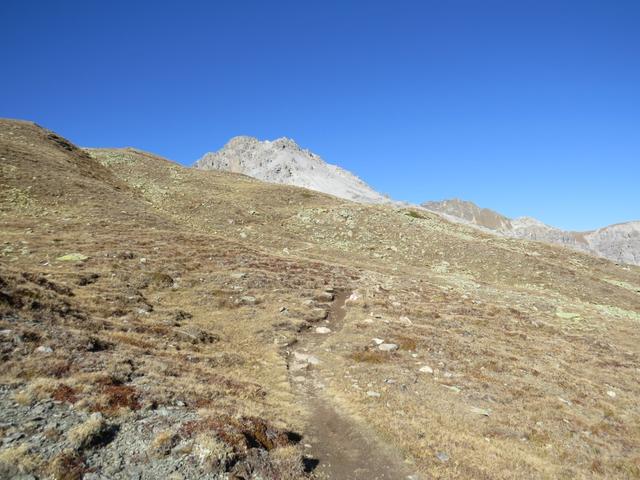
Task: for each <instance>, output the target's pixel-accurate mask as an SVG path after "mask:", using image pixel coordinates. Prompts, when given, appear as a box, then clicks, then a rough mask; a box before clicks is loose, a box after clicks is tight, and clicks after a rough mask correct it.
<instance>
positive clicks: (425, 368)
mask: <svg viewBox="0 0 640 480" xmlns="http://www.w3.org/2000/svg"><path fill="white" fill-rule="evenodd" d="M420 371H421V372H422V373H433V368H431V367H430V366H429V365H425V366H424V367H420Z"/></svg>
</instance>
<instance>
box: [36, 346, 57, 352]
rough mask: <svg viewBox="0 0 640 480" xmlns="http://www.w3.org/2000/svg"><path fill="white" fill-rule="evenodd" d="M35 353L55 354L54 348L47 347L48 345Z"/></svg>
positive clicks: (37, 349)
mask: <svg viewBox="0 0 640 480" xmlns="http://www.w3.org/2000/svg"><path fill="white" fill-rule="evenodd" d="M35 351H36V352H37V353H53V348H51V347H47V346H46V345H40V346H39V347H38V348H36V350H35Z"/></svg>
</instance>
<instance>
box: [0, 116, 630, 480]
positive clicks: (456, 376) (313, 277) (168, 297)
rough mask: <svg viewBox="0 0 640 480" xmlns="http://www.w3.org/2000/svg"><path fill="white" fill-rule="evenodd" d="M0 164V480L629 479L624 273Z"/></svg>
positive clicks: (123, 157)
mask: <svg viewBox="0 0 640 480" xmlns="http://www.w3.org/2000/svg"><path fill="white" fill-rule="evenodd" d="M0 160H1V164H0V165H1V171H0V173H1V176H0V227H1V228H0V242H2V243H1V245H0V252H1V253H0V348H1V351H2V360H3V366H4V368H3V371H2V373H1V375H0V383H1V385H0V412H2V414H3V415H2V416H3V423H2V425H1V426H0V434H1V435H2V436H3V446H2V447H1V448H0V469H4V470H0V471H2V472H4V476H11V475H17V474H18V473H19V472H32V473H34V474H35V475H38V476H42V477H46V476H47V475H53V476H54V477H55V478H64V477H61V476H60V475H61V473H60V472H63V471H65V472H72V475H75V477H74V476H70V477H66V478H81V475H82V474H83V473H87V472H98V473H100V474H102V475H105V476H107V477H108V478H131V477H132V476H134V475H140V476H142V478H169V476H170V475H174V476H175V478H179V477H178V476H177V475H181V476H182V478H206V476H207V475H208V476H209V477H210V478H216V477H215V475H216V474H218V473H222V472H229V473H230V474H231V475H235V478H258V477H259V476H260V475H261V476H262V478H303V477H304V476H309V475H310V476H316V477H318V478H322V477H323V476H324V478H326V477H328V478H348V477H347V475H352V474H353V471H354V470H356V469H361V470H362V471H361V473H360V477H358V476H357V474H353V475H356V476H355V477H354V478H406V476H407V475H411V476H413V477H414V478H452V479H453V478H461V479H462V478H474V479H481V478H487V479H489V478H491V479H493V478H504V479H507V478H638V477H640V455H639V454H638V452H639V451H640V430H639V429H638V425H640V406H639V405H640V401H639V399H640V386H639V384H638V381H637V379H638V372H639V371H640V359H639V356H638V355H639V353H640V341H639V340H640V338H639V337H640V334H639V333H638V325H639V322H640V268H635V267H627V266H619V265H615V264H613V263H611V262H608V261H605V260H602V259H597V258H594V257H590V256H587V255H583V254H580V253H576V252H572V251H569V250H565V249H562V248H560V247H552V246H547V245H543V244H538V243H530V242H525V241H520V240H514V239H506V238H499V237H494V236H490V235H487V234H484V233H481V232H478V231H477V230H475V229H473V228H469V227H465V226H463V225H458V224H452V223H449V222H447V221H445V220H443V219H441V218H440V217H438V216H437V215H435V214H428V213H424V212H415V211H412V210H409V209H398V208H394V207H390V206H366V205H360V204H354V203H349V202H346V201H343V200H339V199H336V198H333V197H330V196H327V195H323V194H319V193H316V192H311V191H308V190H304V189H299V188H295V187H286V186H279V185H271V184H265V183H261V182H259V181H256V180H253V179H250V178H248V177H245V176H242V175H235V174H228V173H221V172H212V171H199V170H193V169H187V168H184V167H181V166H179V165H177V164H174V163H172V162H170V161H167V160H165V159H162V158H159V157H157V156H154V155H152V154H149V153H145V152H141V151H139V150H135V149H123V150H118V149H89V150H86V151H84V150H81V149H78V148H76V147H74V146H73V145H72V144H71V143H69V142H67V141H66V140H64V139H61V138H60V137H58V136H56V135H54V134H52V133H51V132H48V131H46V130H43V129H41V128H40V127H37V126H35V125H33V124H30V123H26V122H15V121H8V120H3V121H0ZM319 327H320V328H319ZM322 332H324V333H322ZM379 343H381V344H382V345H378V344H379ZM381 348H382V349H381ZM43 412H48V413H46V415H45V414H44V413H43ZM54 417H55V418H57V419H58V420H57V421H56V422H54V423H52V422H51V421H49V419H50V418H54ZM5 419H6V420H5ZM119 458H126V459H127V461H126V462H124V463H123V462H122V461H119V460H118V459H119ZM385 466H390V468H388V469H387V470H384V468H383V467H385ZM367 469H369V470H368V471H367ZM305 470H306V472H305ZM374 470H375V473H372V472H373V471H374ZM74 472H75V473H74ZM56 475H58V476H57V477H56Z"/></svg>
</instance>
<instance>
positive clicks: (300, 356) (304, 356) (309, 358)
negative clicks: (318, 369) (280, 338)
mask: <svg viewBox="0 0 640 480" xmlns="http://www.w3.org/2000/svg"><path fill="white" fill-rule="evenodd" d="M293 356H294V358H295V359H296V360H298V361H300V362H306V363H308V364H310V365H319V364H320V360H319V359H318V358H317V357H314V356H313V355H310V354H308V353H301V352H293Z"/></svg>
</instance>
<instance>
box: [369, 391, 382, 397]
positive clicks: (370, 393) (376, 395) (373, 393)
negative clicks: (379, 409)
mask: <svg viewBox="0 0 640 480" xmlns="http://www.w3.org/2000/svg"><path fill="white" fill-rule="evenodd" d="M367 397H373V398H379V397H380V394H379V393H378V392H374V391H373V390H369V391H368V392H367Z"/></svg>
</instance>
